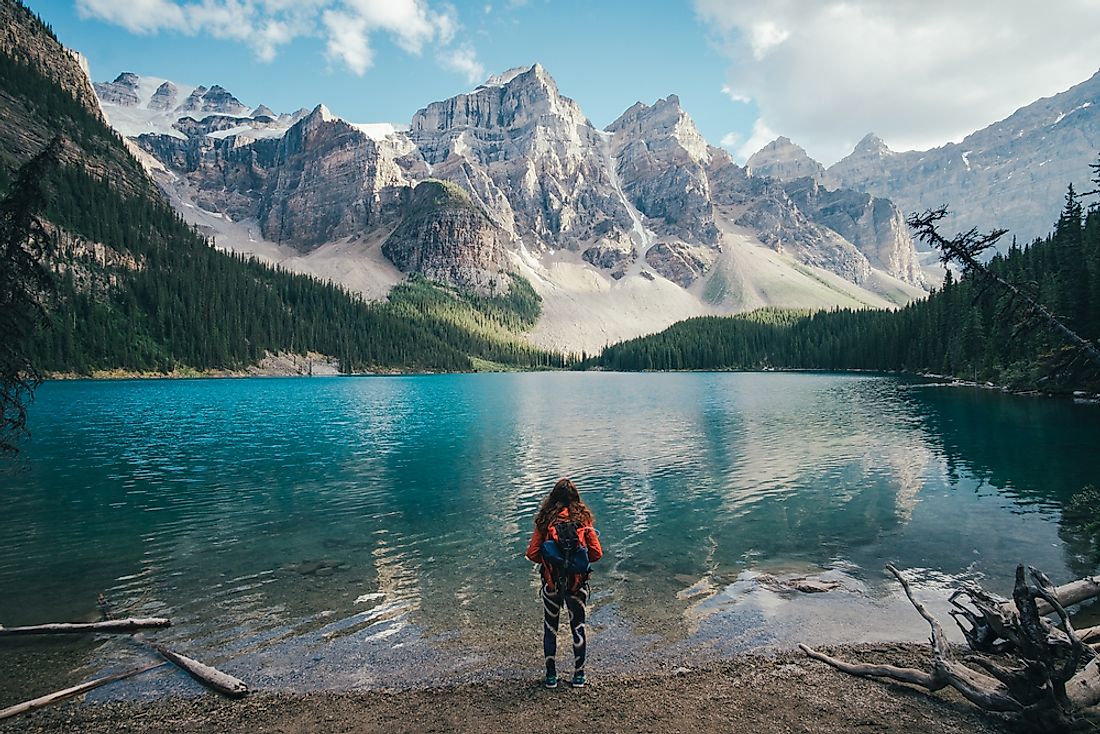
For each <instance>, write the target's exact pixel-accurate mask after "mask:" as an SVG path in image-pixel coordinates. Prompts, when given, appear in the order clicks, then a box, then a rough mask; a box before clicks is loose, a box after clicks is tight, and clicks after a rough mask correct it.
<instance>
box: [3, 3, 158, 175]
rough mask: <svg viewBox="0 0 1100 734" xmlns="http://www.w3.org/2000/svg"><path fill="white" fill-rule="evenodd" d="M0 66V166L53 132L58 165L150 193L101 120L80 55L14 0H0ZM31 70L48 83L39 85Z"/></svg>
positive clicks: (10, 165) (19, 159) (27, 154)
mask: <svg viewBox="0 0 1100 734" xmlns="http://www.w3.org/2000/svg"><path fill="white" fill-rule="evenodd" d="M0 63H2V64H4V67H5V72H6V76H7V79H8V84H7V85H5V88H4V89H2V90H0V167H3V168H6V169H7V170H9V171H11V170H13V169H15V168H17V167H19V166H20V165H22V164H23V163H25V162H26V161H27V160H28V159H29V158H31V157H32V156H33V155H35V154H36V153H38V152H39V151H41V150H42V149H43V148H45V147H46V145H47V144H48V143H49V142H50V140H51V139H53V138H54V137H55V136H57V137H59V138H60V141H61V159H62V161H63V162H64V163H66V164H69V165H73V166H79V167H82V168H84V169H85V170H87V171H88V172H89V173H91V174H92V175H94V176H96V177H98V178H101V179H105V180H107V181H109V182H110V183H111V185H112V186H114V187H115V188H116V189H117V190H119V191H122V192H125V193H128V194H134V193H138V192H142V191H147V190H148V188H149V185H150V183H151V182H150V181H149V179H148V177H147V176H146V175H145V174H144V172H143V171H142V170H141V168H140V167H139V166H137V165H136V164H135V163H134V161H133V160H132V159H130V157H129V156H127V155H125V153H124V152H123V151H121V149H120V148H121V146H119V145H118V142H117V139H116V138H114V136H113V135H110V134H109V131H108V130H107V129H106V128H105V127H104V126H103V125H102V124H101V123H103V122H105V121H104V119H103V116H102V114H101V112H100V107H99V101H98V100H97V98H96V95H95V91H94V90H93V89H92V85H91V82H90V81H89V80H88V76H87V73H86V64H85V63H84V60H83V58H82V57H80V56H79V55H78V54H75V53H72V52H70V51H69V50H67V49H66V48H65V47H64V46H62V45H61V44H60V43H59V42H58V40H57V39H56V38H55V37H54V36H53V34H51V33H50V32H48V31H47V30H46V28H45V27H44V26H43V25H42V24H41V23H40V22H39V21H38V20H37V18H35V16H34V15H33V14H32V13H31V11H30V10H28V9H27V8H26V7H24V6H23V5H21V4H19V3H17V2H14V1H13V0H3V1H2V2H0ZM32 71H33V73H31V72H32ZM35 74H37V75H41V77H44V78H46V79H49V80H51V84H50V85H48V86H46V85H42V84H41V82H40V81H37V80H36V79H35ZM58 87H59V88H60V90H59V89H58ZM58 95H61V96H58ZM74 102H75V104H74Z"/></svg>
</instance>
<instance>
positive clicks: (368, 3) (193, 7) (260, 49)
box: [76, 0, 483, 78]
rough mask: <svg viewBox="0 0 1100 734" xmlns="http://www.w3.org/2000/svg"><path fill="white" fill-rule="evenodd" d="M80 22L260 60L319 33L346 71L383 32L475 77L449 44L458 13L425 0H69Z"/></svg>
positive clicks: (362, 65)
mask: <svg viewBox="0 0 1100 734" xmlns="http://www.w3.org/2000/svg"><path fill="white" fill-rule="evenodd" d="M76 7H77V12H78V13H79V14H80V16H81V17H83V18H97V19H99V20H103V21H106V22H108V23H113V24H115V25H118V26H121V27H123V28H125V29H126V30H128V31H130V32H132V33H142V34H153V33H159V32H162V31H163V32H178V33H183V34H187V35H207V36H211V37H213V38H218V39H225V40H235V41H240V42H242V43H246V44H248V46H249V47H250V48H251V49H252V51H253V53H254V54H255V55H256V57H257V58H258V59H259V60H260V61H272V60H274V59H275V58H276V56H277V55H278V53H279V50H280V48H281V47H282V46H285V45H286V44H288V43H291V42H292V41H294V40H295V39H296V38H301V37H307V36H320V37H322V38H323V39H324V41H325V53H326V56H327V57H328V59H329V60H330V61H332V62H333V63H335V64H338V65H340V66H343V67H345V68H347V69H348V70H349V71H351V72H352V73H354V74H360V75H361V74H364V73H365V72H366V71H367V70H368V69H369V68H370V67H371V66H372V65H373V64H374V52H373V49H372V47H371V38H372V36H374V35H375V34H377V33H385V34H387V35H389V36H390V37H391V38H392V39H393V41H394V42H395V43H396V44H397V45H398V46H399V47H400V48H401V49H402V50H403V51H405V52H406V53H410V54H414V55H419V54H420V53H421V52H422V50H423V49H424V48H425V46H428V45H432V46H434V47H436V48H438V49H439V52H438V54H437V55H438V58H439V60H440V63H441V64H442V65H443V66H444V67H445V68H448V69H451V70H454V71H457V72H459V73H461V74H463V75H464V76H466V77H467V78H468V77H469V76H470V74H472V73H473V72H474V71H475V70H478V73H479V74H480V73H482V72H483V69H482V67H481V64H480V63H479V62H478V61H477V54H476V52H475V51H474V49H473V47H471V46H470V45H469V44H466V43H463V44H462V45H460V46H457V47H456V46H454V41H455V38H456V37H457V35H458V32H459V30H460V29H461V27H462V26H461V23H460V22H459V20H458V11H457V10H456V9H455V7H454V6H453V5H450V4H448V3H444V2H436V3H434V4H432V3H430V2H429V1H428V0H128V1H127V2H125V3H124V2H119V0H76Z"/></svg>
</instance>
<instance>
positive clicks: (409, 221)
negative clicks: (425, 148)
mask: <svg viewBox="0 0 1100 734" xmlns="http://www.w3.org/2000/svg"><path fill="white" fill-rule="evenodd" d="M506 241H507V235H505V234H504V232H502V231H501V230H500V228H499V227H497V226H495V225H494V224H493V223H492V222H491V221H490V220H489V218H488V217H487V216H486V215H485V213H484V212H483V211H481V210H480V208H479V207H477V206H476V205H474V204H473V203H472V202H471V201H470V197H469V195H468V194H467V193H466V192H465V191H463V190H462V189H460V188H459V187H457V186H455V185H454V184H451V183H447V182H443V181H435V180H429V181H424V182H422V183H420V184H418V185H417V186H416V188H415V189H413V190H412V193H411V194H410V195H409V196H408V197H407V202H406V203H405V205H404V207H403V216H402V219H401V223H400V224H398V225H397V228H396V229H394V231H393V233H391V234H390V236H389V237H388V238H387V239H386V242H385V243H384V244H383V245H382V252H383V253H384V254H385V255H386V257H388V258H389V259H390V261H391V262H392V263H393V264H394V265H396V266H397V267H398V268H399V269H400V270H401V271H402V272H405V273H419V274H421V275H423V276H424V277H426V278H429V279H431V280H437V281H440V282H443V283H449V284H451V285H454V286H456V287H458V288H461V289H464V290H469V291H474V292H477V293H483V294H487V295H499V294H502V293H506V292H507V291H508V288H509V285H510V280H509V278H508V277H507V275H506V273H507V272H508V271H509V270H510V266H509V263H508V255H507V253H506V252H505V249H504V243H505V242H506Z"/></svg>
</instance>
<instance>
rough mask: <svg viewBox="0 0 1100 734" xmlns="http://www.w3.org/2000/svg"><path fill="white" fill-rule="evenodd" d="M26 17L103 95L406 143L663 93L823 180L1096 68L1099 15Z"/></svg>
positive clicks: (376, 8)
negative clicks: (507, 85) (435, 109)
mask: <svg viewBox="0 0 1100 734" xmlns="http://www.w3.org/2000/svg"><path fill="white" fill-rule="evenodd" d="M25 2H26V3H27V4H28V5H29V6H30V7H31V9H32V10H34V11H35V12H37V13H38V14H39V15H40V16H42V18H43V19H44V20H45V21H46V22H47V23H49V24H50V25H51V26H52V27H53V29H54V31H55V33H56V34H57V35H58V37H59V38H60V39H61V41H62V43H64V44H65V45H67V46H68V47H70V48H73V49H75V50H77V51H79V52H81V53H82V54H84V56H85V57H87V59H88V61H89V64H90V67H91V71H92V77H93V78H94V79H95V80H96V81H108V80H110V79H113V78H114V77H115V76H117V75H118V73H120V72H122V71H132V72H136V73H138V74H142V75H148V76H155V77H162V78H166V79H171V80H173V81H176V82H179V83H181V84H187V85H199V84H203V85H206V86H210V85H213V84H221V85H222V86H223V87H225V88H227V89H228V90H229V91H230V92H232V93H233V94H234V95H236V96H237V97H238V98H239V99H240V100H241V101H242V102H244V103H245V104H248V105H252V106H256V105H259V104H261V103H262V104H266V105H267V106H268V107H271V108H272V109H274V110H275V111H277V112H289V111H294V110H296V109H298V108H300V107H308V108H312V107H314V106H316V105H317V104H318V103H324V104H325V105H326V106H328V107H329V108H330V109H331V110H332V111H333V112H334V113H335V114H337V115H339V116H340V117H344V118H346V119H348V120H350V121H352V122H391V123H395V124H408V122H409V119H410V118H411V117H412V115H413V113H415V112H416V110H418V109H419V108H421V107H423V106H425V105H427V104H428V103H429V102H433V101H436V100H441V99H445V98H447V97H451V96H453V95H455V94H460V93H462V92H464V91H468V90H470V89H472V88H473V87H475V86H476V85H477V84H478V83H479V82H481V81H482V80H484V79H485V78H486V77H487V76H488V75H490V74H492V73H497V72H500V71H504V70H505V69H509V68H512V67H516V66H529V65H530V64H532V63H534V62H536V61H537V62H539V63H541V64H542V65H543V66H544V67H545V68H546V69H547V71H548V72H549V73H550V74H551V75H552V76H553V77H554V78H555V80H556V81H557V83H558V88H559V90H560V91H561V92H562V93H563V94H565V95H566V96H569V97H572V98H573V99H575V100H576V101H577V102H578V103H579V104H580V106H581V108H582V109H583V110H584V111H585V114H587V115H588V117H589V119H590V120H591V122H592V123H593V124H594V125H596V126H597V127H600V128H602V127H604V126H606V125H607V124H609V123H611V122H612V121H613V120H614V119H615V118H616V117H618V116H619V115H620V114H621V113H622V112H623V111H624V110H626V109H627V108H628V107H629V106H630V105H632V104H634V103H635V102H637V101H642V102H647V103H651V102H653V101H655V100H656V99H659V98H663V97H665V96H667V95H669V94H673V93H674V94H677V95H679V97H680V101H681V104H682V105H683V107H684V109H685V110H686V111H687V112H688V114H690V115H691V116H692V118H693V119H694V120H695V122H696V125H697V126H698V127H699V130H700V132H701V133H702V134H703V136H704V137H705V138H706V139H707V140H708V141H710V142H711V143H712V144H714V145H721V146H723V147H725V148H727V149H728V150H730V152H732V153H733V154H734V155H735V157H736V158H738V159H739V160H741V161H744V160H745V159H746V158H747V157H748V156H749V155H751V154H752V153H753V152H755V151H756V150H758V149H759V148H760V147H762V146H763V145H764V144H766V143H767V142H769V141H771V140H772V139H774V138H775V137H776V136H778V135H786V136H787V137H789V138H791V139H792V140H794V141H795V142H796V143H798V144H800V145H802V146H803V147H804V148H806V150H807V151H808V152H809V153H810V155H811V156H813V157H814V158H816V159H817V160H819V161H821V162H822V163H824V164H825V165H829V164H831V163H833V162H835V161H836V160H838V159H839V158H841V157H843V156H844V155H846V154H847V153H848V152H850V151H851V149H852V147H853V146H854V144H855V143H856V142H857V141H858V140H859V139H860V138H862V137H863V136H864V135H865V134H866V133H868V132H875V133H877V134H878V135H879V136H880V137H882V138H883V139H884V140H885V141H886V143H887V144H888V145H889V146H890V147H891V148H893V149H895V150H910V149H919V150H923V149H927V148H931V147H935V146H937V145H942V144H944V143H946V142H949V141H958V140H960V139H961V138H962V137H963V136H964V135H966V134H967V133H970V132H973V131H974V130H976V129H979V128H981V127H984V126H985V125H988V124H990V123H992V122H995V121H997V120H1000V119H1003V118H1004V117H1007V116H1008V115H1009V114H1011V113H1012V112H1013V111H1015V110H1016V109H1018V108H1019V107H1021V106H1023V105H1026V104H1028V103H1030V102H1032V101H1034V100H1036V99H1038V98H1040V97H1046V96H1050V95H1052V94H1055V93H1057V92H1060V91H1063V90H1065V89H1067V88H1069V87H1070V86H1073V85H1074V84H1077V83H1079V82H1082V81H1084V80H1085V79H1087V78H1089V77H1090V76H1092V75H1093V74H1094V73H1096V72H1097V70H1098V68H1100V33H1098V32H1097V31H1096V29H1097V28H1100V0H1047V1H1046V2H1041V3H1040V2H1036V1H1035V0H767V1H765V0H663V1H662V0H633V1H630V0H605V1H603V2H601V1H600V0H588V1H587V2H585V1H583V0H488V1H487V0H482V1H480V2H464V1H462V0H451V1H450V2H442V1H440V0H25Z"/></svg>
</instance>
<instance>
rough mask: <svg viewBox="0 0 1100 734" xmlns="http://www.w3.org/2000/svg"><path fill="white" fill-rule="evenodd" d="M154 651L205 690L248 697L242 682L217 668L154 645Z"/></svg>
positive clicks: (246, 687) (234, 696)
mask: <svg viewBox="0 0 1100 734" xmlns="http://www.w3.org/2000/svg"><path fill="white" fill-rule="evenodd" d="M156 649H157V652H159V653H160V654H161V655H163V656H164V657H165V658H166V659H167V660H169V661H170V662H172V663H174V664H176V665H178V666H179V667H180V668H182V669H183V670H184V671H185V672H186V673H187V674H188V675H190V676H191V677H192V678H194V679H195V680H197V681H198V682H199V683H201V684H203V685H204V686H206V687H207V688H210V689H211V690H214V691H216V692H218V693H220V694H222V695H224V696H229V697H230V698H241V697H242V696H247V695H248V685H247V684H246V683H245V682H244V681H243V680H241V679H239V678H234V677H233V676H231V675H229V674H228V673H223V672H222V671H220V670H218V669H217V668H212V667H210V666H209V665H205V664H203V663H200V662H199V661H198V660H195V659H193V658H189V657H187V656H186V655H181V654H180V653H178V652H174V651H173V650H169V649H168V648H167V647H164V646H163V645H156Z"/></svg>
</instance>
